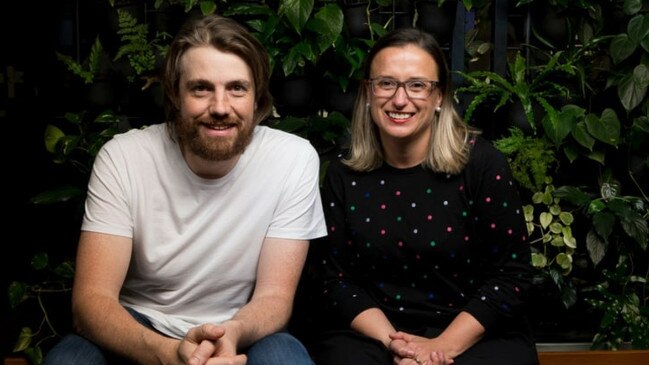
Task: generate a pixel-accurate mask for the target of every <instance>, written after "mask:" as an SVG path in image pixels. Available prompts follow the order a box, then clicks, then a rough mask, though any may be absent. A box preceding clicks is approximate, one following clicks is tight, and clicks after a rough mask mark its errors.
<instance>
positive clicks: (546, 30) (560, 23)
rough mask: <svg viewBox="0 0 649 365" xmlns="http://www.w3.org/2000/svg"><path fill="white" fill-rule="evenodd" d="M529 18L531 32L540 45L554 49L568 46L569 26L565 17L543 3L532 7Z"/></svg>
mask: <svg viewBox="0 0 649 365" xmlns="http://www.w3.org/2000/svg"><path fill="white" fill-rule="evenodd" d="M535 4H536V3H535ZM531 16H532V30H533V32H534V34H535V36H536V37H537V38H538V39H539V40H540V41H541V42H542V43H545V44H548V45H551V46H552V47H555V48H563V47H565V46H566V45H567V44H568V42H569V41H570V24H569V21H568V18H567V17H566V16H565V15H563V14H560V13H558V12H557V11H556V9H554V8H552V7H550V6H549V5H548V4H547V3H545V2H544V3H542V4H539V5H533V6H532V8H531Z"/></svg>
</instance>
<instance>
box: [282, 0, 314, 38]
mask: <svg viewBox="0 0 649 365" xmlns="http://www.w3.org/2000/svg"><path fill="white" fill-rule="evenodd" d="M313 3H314V0H281V2H280V5H279V9H278V11H277V12H278V13H279V14H280V16H285V17H286V19H288V22H289V23H290V24H291V26H293V29H294V30H295V31H296V32H297V34H302V29H304V25H305V24H306V22H307V20H309V16H311V12H312V11H313Z"/></svg>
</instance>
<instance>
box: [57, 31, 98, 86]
mask: <svg viewBox="0 0 649 365" xmlns="http://www.w3.org/2000/svg"><path fill="white" fill-rule="evenodd" d="M56 57H57V58H58V59H59V61H61V62H63V63H64V64H65V65H66V66H67V67H68V70H69V71H70V72H72V74H74V75H76V76H79V77H81V78H82V79H83V81H84V82H85V83H86V84H91V83H92V82H93V81H94V80H95V77H96V76H97V74H98V73H99V72H100V71H101V67H102V57H105V54H104V48H103V46H102V45H101V41H99V37H97V38H95V42H94V43H93V45H92V47H91V48H90V54H89V55H88V58H87V59H86V61H84V62H83V63H79V62H77V61H75V60H74V59H73V58H72V57H70V56H68V55H65V54H62V53H59V52H56Z"/></svg>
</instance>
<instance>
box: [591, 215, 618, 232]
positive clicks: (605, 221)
mask: <svg viewBox="0 0 649 365" xmlns="http://www.w3.org/2000/svg"><path fill="white" fill-rule="evenodd" d="M614 224H615V216H614V215H613V214H611V213H609V212H598V213H596V214H594V215H593V228H594V229H595V231H596V232H597V234H598V235H599V236H600V237H604V239H607V238H608V237H609V236H610V235H611V233H612V232H613V225H614Z"/></svg>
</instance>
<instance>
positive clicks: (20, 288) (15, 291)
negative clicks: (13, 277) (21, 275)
mask: <svg viewBox="0 0 649 365" xmlns="http://www.w3.org/2000/svg"><path fill="white" fill-rule="evenodd" d="M7 291H8V294H9V305H11V308H12V309H15V308H16V307H18V305H19V304H20V303H22V302H24V301H25V299H27V285H26V284H25V283H21V282H19V281H13V282H11V284H10V285H9V289H8V290H7Z"/></svg>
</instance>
